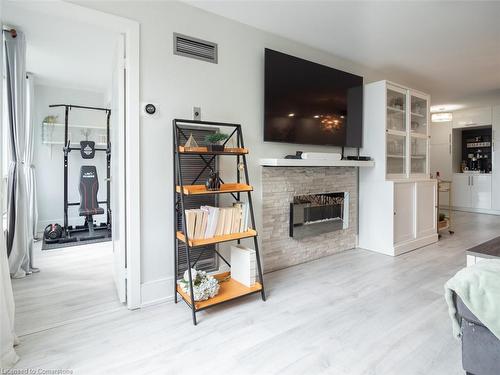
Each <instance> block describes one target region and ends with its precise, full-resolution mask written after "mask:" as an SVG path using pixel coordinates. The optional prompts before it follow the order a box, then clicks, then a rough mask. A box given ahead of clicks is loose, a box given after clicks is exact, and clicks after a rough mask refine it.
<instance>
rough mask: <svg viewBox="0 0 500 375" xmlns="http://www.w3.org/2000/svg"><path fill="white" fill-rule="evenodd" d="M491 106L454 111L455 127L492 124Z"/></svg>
mask: <svg viewBox="0 0 500 375" xmlns="http://www.w3.org/2000/svg"><path fill="white" fill-rule="evenodd" d="M491 123H492V111H491V107H482V108H472V109H464V110H461V111H456V112H453V127H454V128H467V127H474V126H485V125H491Z"/></svg>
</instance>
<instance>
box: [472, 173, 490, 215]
mask: <svg viewBox="0 0 500 375" xmlns="http://www.w3.org/2000/svg"><path fill="white" fill-rule="evenodd" d="M471 177H472V178H471V203H472V207H473V208H478V209H482V210H489V209H491V175H486V174H484V175H472V176H471Z"/></svg>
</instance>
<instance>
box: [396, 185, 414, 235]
mask: <svg viewBox="0 0 500 375" xmlns="http://www.w3.org/2000/svg"><path fill="white" fill-rule="evenodd" d="M414 211H415V184H413V183H396V184H394V243H395V244H398V243H401V242H405V241H409V240H412V239H413V238H414V237H415V230H414V227H415V223H414V220H415V212H414Z"/></svg>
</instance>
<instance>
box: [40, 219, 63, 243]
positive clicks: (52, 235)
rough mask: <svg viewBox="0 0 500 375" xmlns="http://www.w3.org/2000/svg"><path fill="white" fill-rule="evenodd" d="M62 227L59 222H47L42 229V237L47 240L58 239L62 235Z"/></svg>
mask: <svg viewBox="0 0 500 375" xmlns="http://www.w3.org/2000/svg"><path fill="white" fill-rule="evenodd" d="M62 234H63V229H62V227H61V226H60V225H59V224H57V223H56V224H49V225H47V226H46V227H45V230H44V231H43V238H45V240H47V241H54V240H58V239H59V238H61V237H62Z"/></svg>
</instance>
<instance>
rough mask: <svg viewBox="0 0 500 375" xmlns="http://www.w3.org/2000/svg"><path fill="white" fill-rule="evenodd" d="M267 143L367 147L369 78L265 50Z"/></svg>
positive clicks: (265, 123)
mask: <svg viewBox="0 0 500 375" xmlns="http://www.w3.org/2000/svg"><path fill="white" fill-rule="evenodd" d="M264 96H265V98H264V102H265V103H264V112H265V114H264V117H265V118H264V141H271V142H287V143H299V144H312V145H332V146H346V147H361V146H362V128H363V77H360V76H357V75H354V74H350V73H346V72H343V71H341V70H337V69H333V68H330V67H327V66H324V65H320V64H316V63H313V62H310V61H307V60H303V59H299V58H297V57H293V56H290V55H286V54H284V53H281V52H277V51H273V50H270V49H266V50H265V94H264Z"/></svg>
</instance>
